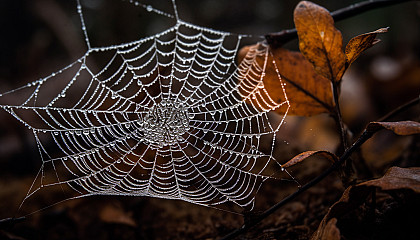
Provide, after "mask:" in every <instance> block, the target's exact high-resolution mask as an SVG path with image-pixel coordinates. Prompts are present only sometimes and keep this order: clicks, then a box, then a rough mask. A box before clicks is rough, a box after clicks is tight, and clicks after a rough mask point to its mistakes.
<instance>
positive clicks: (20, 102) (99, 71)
mask: <svg viewBox="0 0 420 240" xmlns="http://www.w3.org/2000/svg"><path fill="white" fill-rule="evenodd" d="M130 3H131V4H133V5H136V6H140V7H142V8H144V11H145V12H150V13H151V14H159V15H161V16H162V17H164V18H172V19H173V20H174V22H175V24H174V25H173V26H172V27H170V28H168V29H166V30H165V31H163V32H160V33H158V34H155V35H152V36H150V37H146V38H142V39H139V40H136V41H132V42H128V43H124V44H120V45H118V44H117V45H112V46H106V47H95V46H91V44H90V41H89V34H88V31H87V30H86V26H85V21H84V18H83V9H82V5H81V3H80V1H79V0H77V11H78V14H79V16H80V20H81V26H82V30H83V33H84V37H85V42H86V45H87V51H86V53H85V54H84V55H83V56H81V57H80V58H79V59H78V60H77V61H75V62H73V63H71V64H70V65H68V66H66V67H64V68H63V69H61V70H59V71H56V72H54V73H52V74H50V75H48V76H46V77H43V78H41V79H39V80H36V81H34V82H30V83H28V84H27V85H25V86H23V87H20V88H18V89H15V90H11V91H7V92H3V93H2V94H1V95H0V104H1V105H0V107H1V108H2V109H4V110H5V111H7V112H8V113H10V114H11V115H12V116H13V117H15V118H16V119H17V120H18V121H20V122H21V123H22V124H23V125H24V126H26V127H27V128H29V129H30V130H31V131H32V132H33V135H34V137H35V141H36V146H37V148H38V151H39V154H40V156H41V159H42V166H41V169H40V171H39V173H38V175H37V177H36V179H35V181H34V183H33V185H32V187H31V189H30V190H29V192H28V194H27V196H26V198H25V199H24V202H25V201H27V200H28V199H30V198H31V197H33V195H35V194H37V193H38V192H39V191H41V190H44V189H46V188H51V187H59V188H61V189H62V191H63V193H64V192H65V193H70V194H69V195H68V196H69V197H66V198H65V199H70V198H79V197H84V196H89V195H124V196H150V197H158V198H166V199H180V200H184V201H187V202H191V203H194V204H199V205H204V206H218V205H219V204H222V203H225V202H233V203H235V204H236V205H238V206H240V207H243V208H248V209H251V208H252V207H253V204H254V199H255V195H256V193H257V191H258V189H259V188H260V186H261V184H262V182H263V181H264V180H266V179H268V178H271V177H273V172H276V171H278V172H281V171H284V169H282V167H281V165H280V164H279V163H278V162H277V161H276V159H275V157H274V156H273V152H274V147H275V144H276V141H277V137H278V133H279V130H280V127H281V126H282V124H283V123H284V117H285V115H284V116H281V117H278V116H276V117H273V116H274V114H273V113H272V111H273V110H276V109H278V108H284V112H286V113H287V109H288V108H289V102H288V99H287V96H286V94H285V89H284V85H283V84H281V86H282V87H283V89H282V91H283V93H284V96H283V97H282V99H280V100H279V99H278V96H277V97H276V99H273V98H272V97H271V96H270V95H269V93H268V92H267V90H266V89H265V88H264V82H263V80H264V78H265V73H266V72H265V71H266V69H267V68H268V67H269V66H271V69H273V67H274V69H277V67H276V65H275V61H274V60H273V56H272V55H271V53H270V49H269V47H268V45H266V44H265V43H264V42H261V43H260V44H258V45H254V47H251V48H250V49H249V51H248V52H247V53H246V55H245V57H244V58H243V59H242V60H241V61H240V62H239V63H237V58H238V56H237V52H238V50H239V48H240V47H241V44H242V42H243V40H244V39H247V38H249V36H248V35H240V34H232V33H228V32H221V31H216V30H212V29H209V28H206V27H200V26H196V25H193V24H190V23H187V22H184V21H183V20H181V18H179V17H178V14H177V9H176V4H175V2H174V1H172V4H173V8H174V11H173V13H166V12H163V11H160V10H158V9H156V8H154V7H153V6H149V5H143V4H142V3H140V2H134V1H130ZM98 58H99V59H102V60H104V59H105V62H106V64H104V65H103V66H98V64H96V63H93V62H94V61H93V60H92V59H98ZM256 58H262V59H265V61H264V62H263V63H261V62H257V61H256ZM273 65H274V66H273ZM275 74H277V77H278V81H279V82H280V83H281V81H282V80H281V78H280V75H279V73H278V71H276V73H275ZM11 96H18V97H11ZM66 196H67V195H66Z"/></svg>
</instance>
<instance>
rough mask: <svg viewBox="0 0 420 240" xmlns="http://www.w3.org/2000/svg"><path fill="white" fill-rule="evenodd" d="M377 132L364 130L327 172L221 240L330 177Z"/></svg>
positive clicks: (246, 227)
mask: <svg viewBox="0 0 420 240" xmlns="http://www.w3.org/2000/svg"><path fill="white" fill-rule="evenodd" d="M376 131H378V130H375V131H368V130H365V131H364V132H363V134H362V135H361V136H360V137H359V138H358V139H357V141H356V142H355V143H354V144H353V145H352V146H351V147H350V148H348V149H347V150H346V151H345V152H344V153H343V155H342V156H341V157H340V159H339V160H338V161H336V162H335V163H334V164H333V165H332V166H331V167H329V168H328V169H327V170H325V171H324V172H323V173H321V175H319V176H318V177H316V178H314V179H312V180H311V181H310V182H308V183H306V184H305V185H303V186H302V187H301V188H299V189H298V190H297V191H296V192H294V193H292V194H291V195H289V196H287V197H286V198H284V199H283V200H281V201H280V202H278V203H277V204H275V205H274V206H272V207H271V208H269V209H267V210H266V211H264V212H263V213H262V214H260V215H258V216H256V217H255V218H254V219H253V221H251V222H250V223H248V224H246V225H243V226H242V227H241V228H238V229H236V230H235V231H233V232H231V233H229V234H228V235H226V236H225V237H223V238H222V240H228V239H233V238H235V237H237V236H239V235H240V234H242V233H244V232H246V231H247V230H248V229H250V228H252V227H253V226H255V225H256V224H258V223H259V222H261V221H262V220H264V219H265V218H267V217H268V216H269V215H271V214H272V213H274V212H275V211H276V210H277V209H279V208H281V207H282V206H284V205H286V204H287V203H289V202H290V201H291V200H293V199H295V198H296V197H297V196H298V195H300V194H301V193H303V192H305V191H306V190H308V189H309V188H311V187H313V186H314V185H316V184H317V183H319V182H320V181H321V180H323V179H324V178H326V177H327V176H328V175H330V174H331V173H332V172H334V171H335V170H337V169H338V168H339V167H340V166H341V164H342V163H343V162H344V161H345V160H347V159H348V158H349V157H350V155H351V154H352V153H353V152H354V151H356V150H357V149H358V148H359V147H360V146H361V145H362V144H363V143H364V142H366V141H367V140H368V139H369V138H370V137H372V135H373V134H374V133H375V132H376Z"/></svg>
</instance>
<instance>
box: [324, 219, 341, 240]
mask: <svg viewBox="0 0 420 240" xmlns="http://www.w3.org/2000/svg"><path fill="white" fill-rule="evenodd" d="M336 224H337V218H331V219H330V220H329V221H328V222H327V224H326V225H325V228H324V229H323V232H322V234H321V238H320V239H321V240H340V239H341V236H340V229H338V228H337V226H336Z"/></svg>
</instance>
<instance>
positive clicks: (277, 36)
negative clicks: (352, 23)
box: [265, 0, 419, 48]
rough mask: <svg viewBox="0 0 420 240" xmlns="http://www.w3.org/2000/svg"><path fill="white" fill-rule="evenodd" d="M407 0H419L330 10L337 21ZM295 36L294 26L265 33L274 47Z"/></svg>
mask: <svg viewBox="0 0 420 240" xmlns="http://www.w3.org/2000/svg"><path fill="white" fill-rule="evenodd" d="M409 1H419V0H369V1H365V2H360V3H356V4H353V5H350V6H348V7H345V8H341V9H338V10H337V11H334V12H332V13H331V16H332V17H333V18H334V21H336V22H337V21H341V20H343V19H346V18H350V17H353V16H356V15H359V14H361V13H364V12H367V11H369V10H372V9H378V8H382V7H387V6H391V5H394V4H398V3H403V2H409ZM296 37H297V31H296V29H295V28H293V29H287V30H283V31H280V32H277V33H269V34H267V35H265V39H266V40H267V42H268V44H270V46H271V47H274V48H276V47H280V46H282V45H283V44H285V43H287V42H288V41H290V40H292V39H294V38H296Z"/></svg>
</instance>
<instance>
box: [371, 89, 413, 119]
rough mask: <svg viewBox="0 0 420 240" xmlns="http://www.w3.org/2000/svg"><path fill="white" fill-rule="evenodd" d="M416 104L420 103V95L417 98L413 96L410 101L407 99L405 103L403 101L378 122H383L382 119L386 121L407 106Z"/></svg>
mask: <svg viewBox="0 0 420 240" xmlns="http://www.w3.org/2000/svg"><path fill="white" fill-rule="evenodd" d="M416 104H420V95H419V97H418V98H414V99H413V100H411V101H408V102H406V103H404V104H403V105H401V106H399V107H397V108H396V109H394V110H392V111H391V112H389V113H388V114H386V115H385V116H383V117H381V118H380V119H379V120H378V122H383V121H387V120H389V119H390V118H392V117H394V116H395V115H397V114H399V113H401V112H403V111H405V110H407V109H408V108H410V107H412V106H414V105H416Z"/></svg>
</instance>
